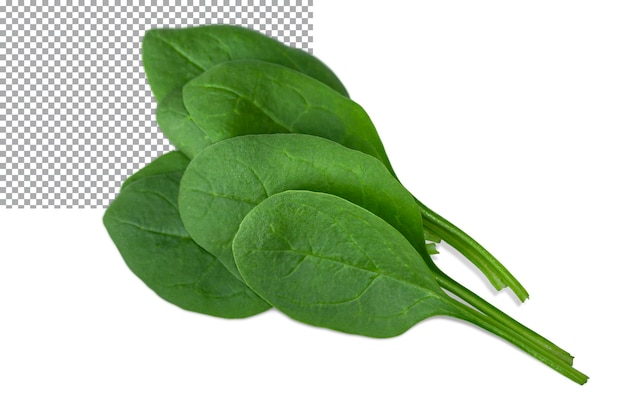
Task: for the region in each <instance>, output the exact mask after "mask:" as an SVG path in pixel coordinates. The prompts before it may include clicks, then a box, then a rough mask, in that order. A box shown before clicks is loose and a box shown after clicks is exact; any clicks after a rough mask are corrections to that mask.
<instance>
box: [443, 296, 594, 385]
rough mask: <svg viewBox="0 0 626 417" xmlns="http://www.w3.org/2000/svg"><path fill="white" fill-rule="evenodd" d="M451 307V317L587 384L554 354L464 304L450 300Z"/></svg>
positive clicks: (581, 375)
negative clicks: (481, 330)
mask: <svg viewBox="0 0 626 417" xmlns="http://www.w3.org/2000/svg"><path fill="white" fill-rule="evenodd" d="M450 303H451V306H452V307H454V308H453V311H452V312H451V313H450V315H452V316H453V317H457V318H459V319H462V320H465V321H468V322H470V323H472V324H474V325H476V326H478V327H481V328H483V329H485V330H487V331H488V332H490V333H493V334H495V335H497V336H499V337H501V338H502V339H504V340H506V341H508V342H510V343H512V344H513V345H515V346H517V347H518V348H520V349H521V350H523V351H524V352H526V353H528V354H529V355H531V356H533V357H534V358H536V359H538V360H539V361H541V362H543V363H544V364H546V365H548V366H549V367H551V368H552V369H554V370H555V371H557V372H559V373H560V374H561V375H563V376H565V377H567V378H569V379H571V380H572V381H574V382H576V383H578V384H580V385H583V384H584V383H586V382H587V380H588V379H589V377H588V376H587V375H585V374H583V373H582V372H580V371H578V370H577V369H575V368H574V367H573V366H572V364H571V363H568V362H566V361H564V360H563V359H562V358H561V357H560V356H558V355H556V354H555V353H554V352H552V351H550V350H545V349H538V347H537V346H536V345H535V344H534V343H533V342H532V341H530V340H529V339H528V338H525V337H522V336H521V335H519V334H517V333H516V332H514V331H512V330H510V329H507V328H506V327H503V325H502V324H501V323H499V322H497V321H496V320H494V319H493V318H491V317H489V316H485V315H482V314H481V313H479V312H478V311H476V310H473V309H472V308H470V307H468V306H466V305H465V304H463V303H461V302H460V301H457V300H455V299H452V298H450Z"/></svg>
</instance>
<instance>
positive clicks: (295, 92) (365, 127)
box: [183, 60, 393, 172]
mask: <svg viewBox="0 0 626 417" xmlns="http://www.w3.org/2000/svg"><path fill="white" fill-rule="evenodd" d="M183 103H184V107H185V108H186V109H187V111H188V112H189V115H190V117H191V119H192V120H193V122H194V123H195V124H196V125H197V126H198V128H199V129H200V130H201V131H203V132H204V133H205V135H206V137H207V138H208V140H209V141H210V142H211V143H215V142H219V141H220V140H224V139H228V138H231V137H234V136H243V135H249V134H262V133H304V134H309V135H314V136H320V137H323V138H326V139H330V140H332V141H335V142H337V143H339V144H341V145H344V146H346V147H348V148H351V149H355V150H358V151H361V152H363V153H366V154H368V155H372V156H374V157H376V158H378V159H379V160H381V161H382V162H383V163H384V164H385V165H386V167H387V169H388V170H389V171H390V172H393V170H392V168H391V164H390V163H389V160H388V158H387V154H386V153H385V149H384V148H383V144H382V143H381V141H380V138H379V136H378V133H377V131H376V128H375V127H374V124H373V123H372V121H371V119H370V118H369V116H368V115H367V113H366V112H365V110H363V108H362V107H361V106H359V105H358V104H357V103H356V102H354V101H352V100H350V99H349V98H347V97H345V96H343V95H341V94H339V93H337V92H336V91H335V90H333V89H332V88H330V87H328V86H327V85H325V84H323V83H321V82H320V81H318V80H315V79H313V78H311V77H309V76H307V75H305V74H302V73H300V72H297V71H294V70H291V69H289V68H285V67H283V66H280V65H275V64H271V63H267V62H259V61H246V60H242V61H231V62H225V63H223V64H219V65H216V66H214V67H213V68H211V69H210V70H208V71H206V72H205V73H203V74H202V75H200V76H198V77H196V78H194V79H193V80H191V81H189V82H188V83H187V84H186V85H185V86H184V87H183Z"/></svg>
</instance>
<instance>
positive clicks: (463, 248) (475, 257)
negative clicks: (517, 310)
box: [415, 199, 528, 301]
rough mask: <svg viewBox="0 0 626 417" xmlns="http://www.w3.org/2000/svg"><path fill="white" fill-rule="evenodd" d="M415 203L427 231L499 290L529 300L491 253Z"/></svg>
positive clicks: (424, 207) (453, 226) (459, 230)
mask: <svg viewBox="0 0 626 417" xmlns="http://www.w3.org/2000/svg"><path fill="white" fill-rule="evenodd" d="M415 201H417V203H418V205H419V206H420V207H421V211H422V219H423V222H424V229H425V230H427V231H429V232H430V233H433V234H435V235H437V236H440V237H441V238H442V239H443V240H444V241H446V242H447V243H449V244H450V245H451V246H452V247H454V248H455V249H456V250H458V251H459V252H461V253H462V254H463V255H464V256H465V257H467V259H469V260H470V261H471V262H472V263H473V264H474V265H476V267H478V269H480V270H481V271H482V272H483V273H484V274H485V276H486V277H487V279H489V281H490V282H491V284H492V285H493V286H494V287H495V288H496V289H497V290H501V289H502V288H504V287H507V286H508V287H510V288H511V290H512V291H513V292H514V293H515V295H516V296H517V297H518V298H519V299H520V301H524V300H526V299H527V298H528V292H527V291H526V289H525V288H524V287H523V286H522V284H520V283H519V281H518V280H517V279H516V278H515V277H514V276H513V275H512V274H511V273H510V272H509V271H508V270H507V269H506V268H505V267H504V265H502V264H501V263H500V261H498V260H497V259H496V258H495V257H494V256H493V255H492V254H491V253H489V252H488V251H487V250H486V249H485V248H484V247H482V246H481V245H480V244H479V243H478V242H476V241H475V240H474V239H473V238H472V237H470V236H469V235H468V234H467V233H465V232H464V231H462V230H461V229H459V228H458V227H457V226H455V225H454V224H452V223H450V222H449V221H448V220H446V219H444V218H443V217H441V216H440V215H438V214H437V213H435V212H434V211H432V210H431V209H429V208H428V207H426V206H425V205H424V204H422V203H421V202H420V201H418V200H417V199H415Z"/></svg>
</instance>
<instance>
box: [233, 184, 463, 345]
mask: <svg viewBox="0 0 626 417" xmlns="http://www.w3.org/2000/svg"><path fill="white" fill-rule="evenodd" d="M233 252H234V256H235V260H236V262H237V266H238V268H239V271H240V272H241V275H242V276H243V279H244V280H245V282H246V283H247V284H248V285H249V286H250V287H251V288H253V289H254V291H255V292H257V293H258V294H259V295H261V296H262V297H263V298H264V299H266V300H267V301H268V302H269V303H270V304H272V305H273V306H274V307H276V308H277V309H278V310H280V311H282V312H283V313H285V314H287V315H288V316H290V317H292V318H294V319H296V320H299V321H302V322H304V323H308V324H312V325H315V326H321V327H328V328H331V329H335V330H339V331H342V332H347V333H355V334H360V335H365V336H371V337H392V336H397V335H399V334H401V333H403V332H405V331H406V330H408V329H409V328H410V327H412V326H413V325H414V324H415V323H417V322H419V321H421V320H423V319H425V318H428V317H431V316H435V315H441V314H447V313H448V312H449V311H450V310H452V309H453V307H451V306H450V305H449V303H448V301H447V299H446V297H447V296H446V295H445V293H444V292H443V291H442V290H441V289H440V288H439V286H438V285H437V283H436V282H435V280H434V277H433V275H432V273H431V271H430V269H429V268H428V266H427V265H426V263H425V262H424V260H423V259H422V258H421V257H420V256H419V254H418V253H417V252H416V251H415V249H414V248H413V247H412V246H411V244H410V243H409V242H408V241H407V240H406V239H405V238H404V237H403V236H402V235H401V234H400V233H399V232H398V231H397V230H396V229H394V228H393V227H391V226H390V225H389V224H387V223H386V222H385V221H383V220H382V219H380V218H379V217H377V216H375V215H374V214H372V213H371V212H369V211H367V210H366V209H364V208H362V207H360V206H358V205H356V204H353V203H350V202H348V201H347V200H344V199H342V198H340V197H337V196H333V195H329V194H323V193H313V192H309V191H286V192H283V193H279V194H275V195H273V196H271V197H269V198H268V199H266V200H265V201H264V202H262V203H261V204H259V205H258V206H256V207H255V208H254V209H253V210H251V211H250V213H249V214H248V215H247V216H246V217H245V219H244V220H243V222H242V223H241V226H240V228H239V231H238V232H237V235H236V237H235V240H234V242H233Z"/></svg>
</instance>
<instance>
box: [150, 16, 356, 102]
mask: <svg viewBox="0 0 626 417" xmlns="http://www.w3.org/2000/svg"><path fill="white" fill-rule="evenodd" d="M142 59H143V65H144V69H145V72H146V76H147V78H148V82H149V83H150V87H151V88H152V91H153V93H154V96H155V97H156V99H157V101H161V99H163V97H165V96H166V95H167V94H168V93H169V92H170V91H172V90H174V89H177V88H181V87H182V86H183V85H184V84H185V83H186V82H187V81H189V80H191V79H192V78H194V77H196V76H198V75H200V74H201V73H203V72H204V71H206V70H207V69H209V68H211V67H212V66H213V65H215V64H218V63H221V62H226V61H232V60H239V59H256V60H260V61H267V62H273V63H275V64H278V65H283V66H287V67H289V68H292V69H294V70H296V71H299V72H302V73H305V74H308V75H309V76H311V77H314V78H316V79H318V80H320V81H321V82H323V83H325V84H327V85H329V86H330V87H331V88H333V89H335V90H337V91H338V92H340V93H341V94H344V95H347V94H348V93H347V92H346V89H345V88H344V86H343V84H342V83H341V81H339V79H338V78H337V77H336V76H335V74H334V73H333V72H332V71H331V70H330V68H328V67H327V66H326V65H325V64H324V63H323V62H321V61H320V60H319V59H317V58H316V57H314V56H313V55H311V54H309V53H307V52H304V51H302V50H300V49H297V48H292V47H289V46H287V45H284V44H282V43H281V42H279V41H277V40H275V39H273V38H270V37H268V36H265V35H263V34H261V33H259V32H256V31H254V30H251V29H246V28H243V27H239V26H231V25H209V26H195V27H188V28H176V29H174V28H158V29H151V30H148V31H147V32H146V34H145V36H144V39H143V44H142Z"/></svg>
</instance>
